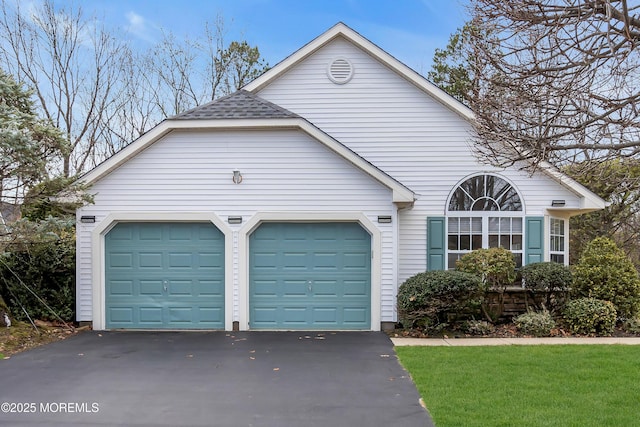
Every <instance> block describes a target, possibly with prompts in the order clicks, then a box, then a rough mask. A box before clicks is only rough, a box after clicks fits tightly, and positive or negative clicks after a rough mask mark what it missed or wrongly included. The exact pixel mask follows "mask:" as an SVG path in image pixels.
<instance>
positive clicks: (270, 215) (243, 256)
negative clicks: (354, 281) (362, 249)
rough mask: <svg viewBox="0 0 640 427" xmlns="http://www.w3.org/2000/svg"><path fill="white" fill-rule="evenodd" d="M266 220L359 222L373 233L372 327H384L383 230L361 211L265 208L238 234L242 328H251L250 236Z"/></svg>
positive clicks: (378, 328)
mask: <svg viewBox="0 0 640 427" xmlns="http://www.w3.org/2000/svg"><path fill="white" fill-rule="evenodd" d="M263 222H357V223H358V224H360V226H362V228H364V229H365V230H366V231H367V232H368V233H369V234H370V235H371V252H372V258H371V317H370V318H371V330H373V331H379V330H380V280H381V265H382V262H381V258H382V254H381V252H382V243H381V242H382V238H381V233H380V230H379V229H378V228H377V227H376V225H375V224H374V223H373V222H372V221H371V220H369V218H367V217H366V216H365V215H364V214H363V213H361V212H330V213H327V212H321V213H308V212H299V213H295V212H282V213H281V212H264V213H259V214H256V215H254V216H253V217H252V218H251V219H250V220H249V221H247V223H246V224H245V226H244V227H242V229H241V230H240V231H239V235H238V259H239V260H242V264H243V268H240V269H239V271H238V275H239V279H240V280H239V282H240V287H239V290H238V296H239V300H240V306H239V323H240V330H249V236H250V235H251V233H252V232H253V231H254V230H255V229H257V228H258V227H259V226H260V224H262V223H263Z"/></svg>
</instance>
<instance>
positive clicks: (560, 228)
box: [549, 218, 566, 264]
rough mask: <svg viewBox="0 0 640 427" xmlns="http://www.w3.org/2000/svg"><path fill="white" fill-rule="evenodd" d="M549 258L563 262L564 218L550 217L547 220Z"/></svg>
mask: <svg viewBox="0 0 640 427" xmlns="http://www.w3.org/2000/svg"><path fill="white" fill-rule="evenodd" d="M549 243H550V245H549V246H550V247H549V259H550V261H553V262H557V263H560V264H564V263H565V252H566V251H565V235H564V220H563V219H559V218H551V219H550V220H549Z"/></svg>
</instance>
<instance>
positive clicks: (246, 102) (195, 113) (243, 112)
mask: <svg viewBox="0 0 640 427" xmlns="http://www.w3.org/2000/svg"><path fill="white" fill-rule="evenodd" d="M298 117H300V116H298V115H297V114H295V113H292V112H291V111H289V110H287V109H285V108H282V107H280V106H278V105H276V104H274V103H272V102H269V101H267V100H265V99H262V98H260V97H259V96H256V95H254V94H252V93H250V92H247V91H246V90H239V91H237V92H234V93H232V94H230V95H227V96H223V97H222V98H219V99H216V100H215V101H213V102H210V103H208V104H204V105H200V106H198V107H196V108H193V109H191V110H189V111H185V112H184V113H181V114H178V115H177V116H174V117H172V119H185V120H186V119H189V120H192V119H201V120H206V119H289V118H298Z"/></svg>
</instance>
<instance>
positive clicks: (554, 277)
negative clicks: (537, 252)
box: [520, 262, 572, 311]
mask: <svg viewBox="0 0 640 427" xmlns="http://www.w3.org/2000/svg"><path fill="white" fill-rule="evenodd" d="M520 272H521V274H522V285H523V287H524V288H525V289H527V290H529V291H531V292H533V293H534V294H535V293H544V294H546V299H545V304H546V305H545V307H546V308H547V309H548V310H551V311H556V310H558V309H561V308H562V307H563V306H564V304H565V303H566V299H567V295H568V293H569V289H570V288H571V281H572V275H571V270H570V269H569V267H567V266H565V265H563V264H558V263H557V262H536V263H533V264H528V265H525V266H524V267H522V269H521V270H520Z"/></svg>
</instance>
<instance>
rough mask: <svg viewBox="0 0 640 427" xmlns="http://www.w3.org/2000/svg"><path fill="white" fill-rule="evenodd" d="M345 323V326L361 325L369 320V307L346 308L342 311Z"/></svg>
mask: <svg viewBox="0 0 640 427" xmlns="http://www.w3.org/2000/svg"><path fill="white" fill-rule="evenodd" d="M342 317H343V322H344V323H345V324H348V325H350V324H353V325H360V324H362V322H366V321H367V319H368V318H369V308H368V307H345V308H344V309H343V311H342Z"/></svg>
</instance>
